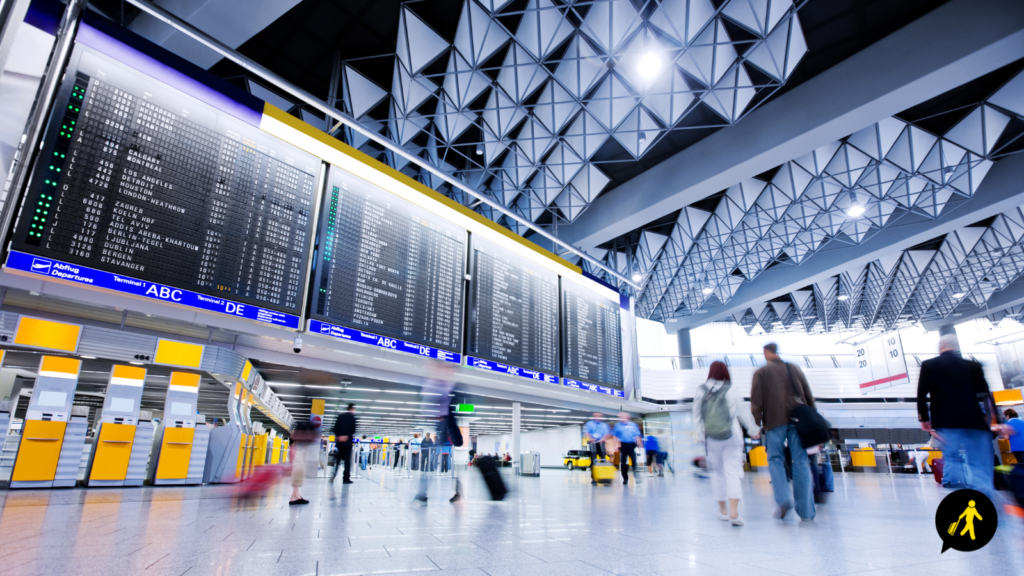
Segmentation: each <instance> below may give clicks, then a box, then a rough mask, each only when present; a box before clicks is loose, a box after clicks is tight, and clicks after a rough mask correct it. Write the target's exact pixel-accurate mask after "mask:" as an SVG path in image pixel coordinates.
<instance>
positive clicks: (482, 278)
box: [467, 235, 558, 375]
mask: <svg viewBox="0 0 1024 576" xmlns="http://www.w3.org/2000/svg"><path fill="white" fill-rule="evenodd" d="M470 245H471V247H472V250H471V252H472V255H471V270H470V274H471V275H472V280H471V281H470V301H469V325H468V328H467V330H468V334H467V343H468V346H467V354H468V355H469V356H472V357H478V358H483V359H486V360H492V361H495V362H501V363H505V364H510V365H512V366H517V367H520V368H527V369H529V370H536V371H540V372H544V373H547V374H554V375H557V374H558V275H557V274H555V273H554V272H552V271H550V270H548V269H546V268H544V267H542V266H540V265H539V264H535V263H533V262H531V261H530V260H528V259H526V258H525V257H523V256H520V255H518V254H516V253H514V252H512V251H510V250H506V249H505V248H501V247H499V246H497V245H496V244H494V243H492V242H489V241H486V240H484V239H483V238H480V237H479V236H475V235H474V236H473V239H472V241H471V243H470Z"/></svg>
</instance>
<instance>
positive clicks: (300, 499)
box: [288, 498, 309, 506]
mask: <svg viewBox="0 0 1024 576" xmlns="http://www.w3.org/2000/svg"><path fill="white" fill-rule="evenodd" d="M300 504H309V500H306V499H305V498H299V499H298V500H292V501H291V502H289V503H288V505H289V506H298V505H300Z"/></svg>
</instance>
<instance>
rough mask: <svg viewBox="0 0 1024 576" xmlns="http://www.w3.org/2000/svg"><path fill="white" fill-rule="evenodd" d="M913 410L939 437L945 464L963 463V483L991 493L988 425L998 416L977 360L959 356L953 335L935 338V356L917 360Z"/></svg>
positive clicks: (923, 427)
mask: <svg viewBox="0 0 1024 576" xmlns="http://www.w3.org/2000/svg"><path fill="white" fill-rule="evenodd" d="M929 398H930V399H931V407H929V406H928V400H929ZM917 414H918V419H919V420H920V421H921V428H922V429H924V430H925V431H927V432H928V433H929V434H931V435H933V436H935V437H937V438H938V439H939V441H940V442H942V458H943V461H944V462H945V465H946V468H945V469H946V470H950V468H951V466H953V465H954V463H963V465H964V471H965V472H966V479H965V480H966V483H967V487H968V488H972V489H974V490H978V491H979V492H983V493H985V494H986V495H988V496H989V497H990V498H991V497H992V496H993V492H992V490H993V458H994V457H995V454H994V450H993V448H992V428H991V426H992V425H993V424H994V423H996V422H994V421H993V418H998V415H997V413H996V410H995V404H994V403H993V401H992V394H991V392H989V389H988V382H986V381H985V373H984V372H983V371H982V369H981V364H978V363H977V362H974V361H972V360H966V359H964V358H963V357H961V356H960V343H959V342H958V341H957V338H956V335H955V334H946V335H945V336H943V337H941V338H939V355H938V356H937V357H936V358H932V359H930V360H925V361H924V362H922V363H921V375H920V377H919V378H918V381H917ZM961 450H962V451H963V456H961V455H960V454H961Z"/></svg>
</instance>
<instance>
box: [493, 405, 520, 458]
mask: <svg viewBox="0 0 1024 576" xmlns="http://www.w3.org/2000/svg"><path fill="white" fill-rule="evenodd" d="M521 409H522V404H520V403H519V402H513V403H512V466H513V468H512V472H513V473H514V474H519V412H520V410H521ZM499 456H501V455H500V454H499Z"/></svg>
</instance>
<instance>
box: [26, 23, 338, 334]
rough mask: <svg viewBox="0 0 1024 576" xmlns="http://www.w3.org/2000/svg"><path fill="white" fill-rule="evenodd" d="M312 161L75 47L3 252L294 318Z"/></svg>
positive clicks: (314, 171)
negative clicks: (10, 248)
mask: <svg viewBox="0 0 1024 576" xmlns="http://www.w3.org/2000/svg"><path fill="white" fill-rule="evenodd" d="M90 30H92V29H90ZM91 34H92V35H93V36H95V35H96V34H98V33H97V32H95V30H92V31H91ZM140 58H141V57H140ZM319 170H320V162H319V160H318V159H317V158H315V157H313V156H311V155H309V154H307V153H305V152H303V151H301V150H299V149H297V148H294V147H293V146H291V145H289V144H286V143H284V142H282V141H280V140H278V139H277V138H275V137H273V136H270V135H268V134H265V133H263V132H261V131H260V130H258V129H256V128H255V127H253V126H251V125H250V124H248V123H246V122H243V121H241V120H239V119H237V118H235V117H233V116H229V115H227V114H224V113H223V112H221V111H220V110H218V109H216V108H214V107H213V106H210V105H208V104H206V103H204V102H203V101H200V100H198V99H196V98H194V97H192V96H191V95H189V94H186V93H184V92H182V91H180V90H178V89H176V88H175V87H173V86H170V85H167V84H164V83H162V82H159V81H157V80H155V79H153V78H151V77H149V76H147V75H145V74H142V73H140V72H139V71H138V70H136V69H133V68H130V67H129V66H127V65H125V64H123V63H121V62H118V61H116V60H114V59H113V58H111V57H109V56H107V55H105V54H102V53H100V52H99V51H97V50H94V49H92V48H90V47H87V46H85V45H83V44H81V43H79V44H78V45H77V46H76V48H75V50H74V52H73V56H72V58H71V61H70V64H69V68H68V70H67V73H66V74H65V77H64V82H63V84H62V86H61V88H60V91H59V92H58V95H57V105H55V107H54V109H53V111H52V113H51V117H50V123H49V127H48V130H47V132H46V134H45V136H44V140H43V146H42V150H41V157H40V162H39V163H38V165H37V166H36V170H35V172H34V174H33V177H32V180H31V182H30V184H29V188H28V190H27V192H26V195H25V198H24V202H23V204H22V206H21V210H20V212H19V216H18V221H17V225H16V228H15V230H14V238H13V248H15V249H17V250H19V251H21V252H24V253H30V254H33V255H36V256H43V257H46V258H49V259H52V261H54V262H63V263H67V264H70V265H73V266H85V267H88V269H90V270H95V271H97V272H105V273H108V274H109V275H113V276H114V277H116V278H122V279H125V278H127V279H134V280H135V281H136V283H137V284H140V285H141V284H145V285H146V286H150V285H155V286H159V287H161V288H166V289H168V290H173V291H176V292H179V293H181V294H186V293H187V294H188V295H189V298H187V299H186V300H187V301H175V302H176V303H182V304H184V305H187V306H196V304H199V305H198V306H196V307H199V308H202V309H206V310H214V311H221V312H224V313H231V312H230V311H227V310H226V308H227V307H228V305H227V304H226V303H225V302H231V303H240V304H244V305H248V306H253V307H259V308H263V309H268V310H273V311H275V312H277V313H283V314H285V315H290V316H297V315H298V314H299V312H300V308H301V305H302V290H303V287H304V284H305V269H306V264H307V260H308V254H309V245H310V242H309V239H310V234H311V230H312V226H313V222H312V219H313V218H312V211H313V198H314V196H315V194H316V183H317V180H318V174H319ZM103 287H105V288H109V286H103ZM127 291H128V292H132V293H134V290H127ZM145 295H147V296H149V294H145ZM205 297H210V298H209V300H210V301H205V300H203V298H205ZM213 301H222V302H213ZM207 304H209V305H207ZM236 315H238V314H236ZM241 316H243V317H246V316H245V315H244V314H241ZM252 319H257V320H261V321H263V319H262V318H252ZM272 323H278V322H272ZM280 324H282V325H287V326H291V327H297V325H295V324H296V323H294V322H291V321H288V322H283V323H280Z"/></svg>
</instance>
